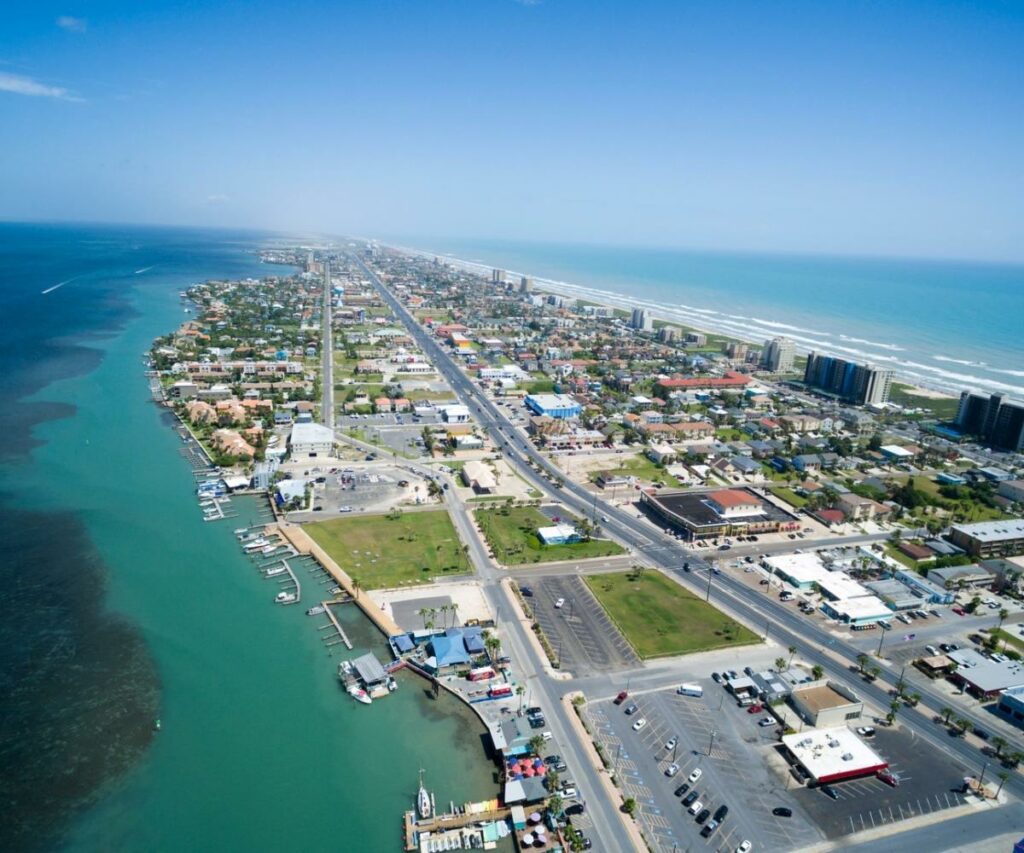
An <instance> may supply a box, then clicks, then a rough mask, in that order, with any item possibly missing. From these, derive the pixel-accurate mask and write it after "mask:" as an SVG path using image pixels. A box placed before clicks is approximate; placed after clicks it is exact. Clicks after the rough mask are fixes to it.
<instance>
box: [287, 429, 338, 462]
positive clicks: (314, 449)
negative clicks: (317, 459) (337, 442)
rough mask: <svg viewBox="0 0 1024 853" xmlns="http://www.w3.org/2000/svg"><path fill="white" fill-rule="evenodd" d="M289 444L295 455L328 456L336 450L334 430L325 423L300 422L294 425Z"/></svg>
mask: <svg viewBox="0 0 1024 853" xmlns="http://www.w3.org/2000/svg"><path fill="white" fill-rule="evenodd" d="M288 445H289V448H290V449H291V452H292V455H293V456H320V455H324V456H327V455H329V454H330V453H331V452H332V451H333V450H334V430H332V429H328V428H327V427H325V426H324V425H323V424H315V423H312V422H300V423H297V424H294V425H293V426H292V431H291V435H290V436H289V438H288Z"/></svg>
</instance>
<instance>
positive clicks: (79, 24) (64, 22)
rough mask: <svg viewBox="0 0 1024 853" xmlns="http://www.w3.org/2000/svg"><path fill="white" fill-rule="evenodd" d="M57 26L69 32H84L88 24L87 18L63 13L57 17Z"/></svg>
mask: <svg viewBox="0 0 1024 853" xmlns="http://www.w3.org/2000/svg"><path fill="white" fill-rule="evenodd" d="M57 26H58V27H60V28H61V29H62V30H67V31H68V32H69V33H84V32H85V30H86V28H87V26H88V24H87V23H86V20H85V18H72V17H71V15H61V16H60V17H59V18H57Z"/></svg>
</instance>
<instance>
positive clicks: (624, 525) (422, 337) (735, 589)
mask: <svg viewBox="0 0 1024 853" xmlns="http://www.w3.org/2000/svg"><path fill="white" fill-rule="evenodd" d="M357 262H358V263H359V265H360V266H361V267H362V269H363V271H364V273H365V274H366V275H367V277H368V278H369V279H370V280H371V281H372V282H373V283H374V285H375V286H376V287H377V289H378V291H379V292H380V293H381V295H382V298H383V299H384V300H385V301H386V302H387V304H388V305H389V306H390V307H391V309H392V310H393V311H394V312H395V314H396V315H397V316H398V317H400V318H401V319H402V321H403V323H404V324H405V326H406V327H407V328H408V330H409V332H410V335H411V336H412V337H413V339H414V340H415V341H416V343H417V345H418V346H419V347H420V348H421V350H422V351H423V352H424V354H425V355H426V356H427V357H428V358H429V359H430V360H431V361H432V362H433V364H434V366H435V367H436V368H437V369H438V371H439V372H440V373H441V374H442V375H443V376H444V377H445V379H446V380H447V381H448V383H449V384H450V385H451V387H452V390H453V391H454V392H455V393H456V395H457V396H458V397H459V399H461V400H462V401H463V403H465V404H466V405H468V406H470V408H471V409H472V410H473V412H474V415H475V417H476V419H477V421H478V422H479V423H480V424H481V426H482V427H484V428H485V429H486V430H487V431H488V433H489V434H490V435H491V437H492V439H494V440H495V441H497V442H498V443H499V444H500V445H501V447H502V450H503V452H504V457H505V459H506V461H508V462H509V463H510V464H512V465H514V466H515V467H516V468H517V469H518V473H519V474H521V475H522V476H523V477H524V478H525V479H526V480H527V481H528V482H529V483H530V485H532V486H533V487H534V488H537V489H538V490H540V491H541V492H542V493H545V494H547V495H550V496H551V497H552V498H553V499H556V500H558V501H560V502H562V503H563V504H565V505H566V506H568V508H569V509H571V510H573V511H574V512H576V513H578V514H580V515H582V516H589V515H591V514H592V513H593V514H600V515H601V516H602V517H603V518H604V519H607V520H604V521H602V522H601V524H602V528H603V530H604V531H605V532H606V533H608V534H610V535H611V536H613V537H614V538H616V539H617V540H619V541H620V542H622V543H623V544H624V545H625V546H626V547H628V548H631V549H632V550H633V551H634V552H635V553H636V554H637V555H638V556H640V557H642V558H643V559H645V560H646V561H648V562H649V563H650V564H652V565H655V566H658V567H659V568H661V569H663V570H665V571H667V572H669V573H671V574H673V575H675V576H676V577H677V578H678V580H679V581H680V582H681V583H682V584H683V585H684V586H686V587H688V588H690V589H691V590H692V591H694V592H695V593H699V594H702V595H703V593H704V587H705V586H706V583H707V581H706V578H707V575H706V573H707V572H708V571H710V565H709V564H708V563H707V562H706V561H705V560H704V559H703V558H701V557H700V555H699V554H697V553H696V552H693V551H690V550H688V549H686V548H684V547H683V546H682V545H680V544H678V543H677V542H675V540H672V541H670V542H666V541H664V540H662V539H661V538H660V537H658V535H657V534H656V533H655V532H653V531H652V528H651V527H650V525H648V524H647V523H646V522H645V521H644V520H642V519H639V518H637V517H636V516H634V515H632V514H630V513H628V512H626V511H625V510H623V509H620V508H619V507H615V506H612V505H610V504H608V503H606V502H604V501H602V500H600V499H595V497H594V495H593V494H591V493H590V492H588V491H587V490H586V489H584V488H583V487H582V486H580V485H578V484H577V483H574V482H572V481H571V480H568V479H567V478H565V477H564V475H563V473H562V472H561V471H559V470H558V469H556V468H555V467H554V466H553V465H552V464H551V463H550V462H549V460H547V459H546V458H545V457H544V456H542V455H541V454H540V453H539V452H538V451H537V450H536V449H535V448H534V447H533V446H532V445H531V444H530V443H529V442H527V441H525V440H524V439H523V438H522V436H520V435H519V434H518V433H517V431H516V429H515V428H514V427H513V426H512V424H511V423H510V422H509V421H508V419H507V418H506V417H505V416H504V415H503V414H502V413H501V412H500V410H499V409H498V407H496V406H495V405H494V404H493V403H492V402H491V401H490V399H489V398H488V397H487V396H486V395H485V394H484V393H483V392H482V391H481V390H480V389H479V388H477V387H476V386H474V385H473V383H472V382H471V381H470V380H469V379H468V378H467V377H466V375H465V374H464V373H463V372H462V370H461V369H460V368H459V366H458V365H457V364H456V363H455V362H454V361H453V360H452V358H451V356H450V355H449V354H448V353H447V352H445V350H444V349H442V347H441V346H440V345H439V344H438V342H437V341H436V340H435V339H434V338H433V336H431V335H430V334H428V333H427V331H426V330H425V329H424V328H423V327H422V326H421V325H420V324H419V323H417V322H416V321H415V319H414V318H413V317H412V315H411V314H410V313H409V312H408V311H407V310H406V308H405V306H404V305H402V304H401V303H400V302H399V301H398V299H396V298H395V297H394V296H393V295H392V293H391V292H390V291H389V290H388V289H387V288H386V287H384V285H383V284H382V283H381V282H380V280H379V279H378V278H377V276H376V275H375V274H374V273H373V271H372V270H371V269H369V267H367V266H366V265H365V264H363V263H362V261H358V260H357ZM534 466H536V468H539V470H540V471H541V472H544V474H546V476H545V475H544V474H542V473H538V471H537V470H535V467H534ZM549 477H550V478H553V479H554V480H556V481H557V482H559V483H562V484H563V485H562V487H561V488H555V487H554V486H553V484H552V482H551V480H550V479H549ZM684 561H688V562H689V563H690V566H691V569H692V570H693V571H691V572H689V573H684V572H683V571H682V568H681V567H682V564H683V562H684ZM712 597H713V599H715V600H716V602H717V603H718V605H719V606H721V607H724V608H726V609H727V610H730V611H732V612H733V613H734V614H735V615H736V616H738V617H739V618H740V619H742V620H743V621H745V622H746V623H747V624H748V625H750V626H752V627H754V628H762V629H763V628H764V626H766V625H767V626H770V627H769V632H770V634H771V636H772V638H773V639H775V640H776V641H777V642H779V643H781V644H782V645H784V646H789V645H792V646H795V647H796V648H797V650H798V652H799V653H800V655H801V656H802V657H803V659H805V660H806V661H808V662H810V663H811V664H819V665H821V666H822V667H823V668H824V670H825V672H826V673H827V674H828V675H829V676H831V677H833V678H836V679H839V680H844V681H845V680H849V679H850V677H851V669H853V668H855V667H856V660H857V657H858V655H860V654H862V651H861V649H859V648H857V647H856V646H854V645H852V644H851V643H848V642H847V641H846V640H844V639H841V638H837V637H836V636H834V635H833V634H832V633H830V632H829V631H827V630H825V629H824V628H822V627H820V626H819V625H817V624H815V623H814V622H812V621H810V620H807V619H805V618H803V617H802V616H801V615H800V614H798V613H796V612H795V611H793V610H792V609H791V608H789V607H787V606H786V605H784V604H781V603H779V602H778V601H776V600H774V599H773V598H769V597H767V596H757V595H751V592H750V589H749V588H748V587H746V586H745V585H744V584H743V583H742V582H741V581H740V580H739V579H736V578H732V577H730V576H729V575H728V573H723V574H721V575H717V576H715V577H714V578H713V592H712ZM898 679H899V672H898V671H895V672H891V671H888V670H884V669H883V671H882V673H881V675H880V676H879V678H878V679H877V681H875V682H873V683H868V682H863V681H858V682H857V685H856V687H857V690H858V691H859V692H860V693H861V694H862V695H863V696H864V697H865V699H867V700H868V701H870V702H872V703H873V704H875V705H876V706H878V707H881V708H887V707H888V706H889V703H890V701H891V696H890V690H892V689H893V688H894V687H895V684H896V682H897V681H898ZM545 681H546V680H545V679H541V682H542V683H545ZM915 688H916V689H917V692H919V693H920V694H921V696H922V706H930V707H931V709H933V711H934V710H937V709H938V708H941V707H943V706H944V705H945V704H947V702H948V699H947V698H945V697H943V696H942V695H941V694H940V693H939V692H938V691H936V690H933V689H931V688H928V687H926V686H924V685H915ZM959 716H962V717H964V718H966V719H969V720H971V722H972V723H976V724H977V725H979V726H981V727H984V728H986V729H991V727H992V721H991V720H990V719H985V720H984V722H983V721H982V719H981V717H980V716H979V715H977V714H972V713H970V712H966V711H965V712H962V713H960V714H959ZM899 719H900V722H901V724H902V725H903V726H905V727H906V728H908V729H910V730H912V731H913V732H915V733H916V734H917V735H919V736H920V737H922V738H924V739H925V740H926V741H927V742H929V743H930V744H932V746H933V747H935V748H937V749H941V750H943V751H945V752H947V753H952V754H953V755H954V756H955V757H956V758H958V759H959V760H960V761H961V762H962V763H963V766H964V768H965V769H966V770H968V771H970V772H978V771H980V769H981V765H982V763H983V762H984V761H985V759H984V757H983V756H982V755H981V754H980V752H979V751H978V750H977V749H976V748H974V747H973V746H971V745H970V744H969V743H968V742H966V741H964V740H959V739H954V738H949V737H948V736H946V735H945V734H944V733H943V732H941V731H940V730H939V727H937V726H936V725H935V723H934V722H933V721H932V720H931V718H930V716H926V714H925V713H923V712H922V711H918V710H915V709H911V708H906V709H904V710H902V711H901V712H900V717H899ZM1005 789H1006V790H1007V791H1008V792H1012V793H1013V794H1015V795H1018V796H1020V795H1022V794H1024V779H1022V778H1021V776H1020V775H1019V774H1016V773H1014V774H1012V775H1011V777H1010V779H1009V780H1008V781H1007V783H1006V785H1005Z"/></svg>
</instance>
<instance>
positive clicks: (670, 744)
mask: <svg viewBox="0 0 1024 853" xmlns="http://www.w3.org/2000/svg"><path fill="white" fill-rule="evenodd" d="M677 743H679V738H678V737H676V736H675V735H672V737H670V738H669V739H668V740H667V741H665V749H675V748H676V744H677Z"/></svg>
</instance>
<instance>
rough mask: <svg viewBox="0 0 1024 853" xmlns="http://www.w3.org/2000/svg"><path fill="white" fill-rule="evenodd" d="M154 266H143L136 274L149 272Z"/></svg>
mask: <svg viewBox="0 0 1024 853" xmlns="http://www.w3.org/2000/svg"><path fill="white" fill-rule="evenodd" d="M151 269H153V267H143V268H142V269H141V270H135V275H142V274H143V273H144V272H149V271H150V270H151Z"/></svg>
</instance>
